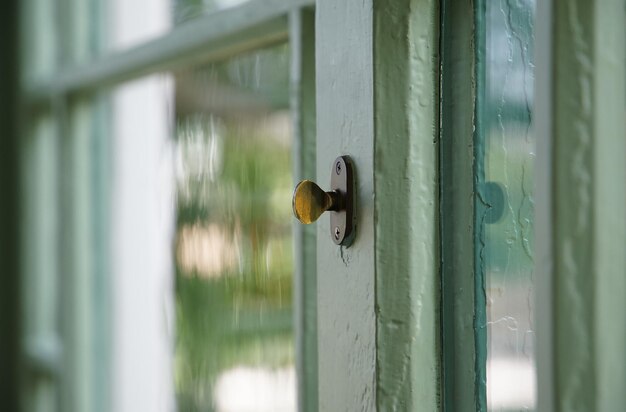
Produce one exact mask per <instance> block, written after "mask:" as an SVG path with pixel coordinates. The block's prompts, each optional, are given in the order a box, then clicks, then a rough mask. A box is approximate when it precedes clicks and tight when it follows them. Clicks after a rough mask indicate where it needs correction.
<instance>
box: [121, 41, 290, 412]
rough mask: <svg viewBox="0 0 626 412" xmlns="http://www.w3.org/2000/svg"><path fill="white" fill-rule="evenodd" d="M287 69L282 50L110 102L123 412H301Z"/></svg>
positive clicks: (158, 80) (136, 85) (163, 80)
mask: <svg viewBox="0 0 626 412" xmlns="http://www.w3.org/2000/svg"><path fill="white" fill-rule="evenodd" d="M288 68H289V56H288V49H287V47H286V46H285V45H281V46H278V47H276V48H273V49H268V50H261V51H257V52H254V53H251V54H247V55H243V56H239V57H237V58H234V59H232V60H228V61H225V62H221V63H216V64H209V65H204V66H200V67H194V68H190V69H188V70H184V71H181V72H177V73H171V74H167V75H159V76H152V77H150V78H145V79H141V80H139V81H136V82H133V83H132V84H127V85H124V86H122V87H120V88H118V89H117V90H116V91H115V92H114V94H113V102H114V113H113V115H114V124H115V125H116V130H115V136H114V147H115V148H114V159H116V160H115V164H114V169H115V170H116V175H117V178H116V179H115V182H114V187H115V189H114V193H113V198H114V201H115V202H116V203H118V205H117V207H115V205H114V210H119V211H120V212H119V215H118V216H116V217H115V218H114V222H117V223H116V227H115V228H114V233H115V234H114V236H113V242H114V254H116V255H115V256H114V257H113V261H114V262H117V263H116V268H114V272H115V288H114V297H115V299H116V301H115V302H114V305H115V308H116V311H117V316H116V317H115V319H114V321H113V325H114V332H115V333H114V336H115V339H116V345H114V346H115V347H116V348H117V349H116V350H115V353H114V359H115V362H114V363H115V364H114V372H113V373H114V379H113V381H114V382H115V383H114V385H115V386H116V388H117V390H114V398H115V399H114V401H115V402H117V403H116V404H115V405H114V409H115V410H129V411H130V410H151V411H155V410H167V411H169V410H173V409H178V410H181V411H291V410H295V409H296V382H295V381H296V378H295V371H294V366H293V365H294V342H293V332H292V276H293V275H292V274H293V262H292V259H293V257H292V236H291V210H290V205H291V189H292V185H293V182H292V173H291V140H292V131H291V114H290V112H289V106H288V97H289V93H288V86H289V70H288ZM147 348H149V350H147ZM138 381H140V382H144V384H145V385H146V386H149V387H150V388H151V389H150V391H137V390H136V385H134V384H133V383H132V382H138ZM174 405H175V406H174Z"/></svg>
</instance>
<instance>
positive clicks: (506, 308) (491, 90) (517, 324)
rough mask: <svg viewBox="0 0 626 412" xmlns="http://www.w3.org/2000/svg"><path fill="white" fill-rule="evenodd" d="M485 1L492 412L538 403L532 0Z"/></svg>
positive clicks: (485, 226) (485, 221) (484, 192)
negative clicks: (535, 337)
mask: <svg viewBox="0 0 626 412" xmlns="http://www.w3.org/2000/svg"><path fill="white" fill-rule="evenodd" d="M485 3H486V13H487V14H486V21H485V23H486V27H485V29H486V42H485V44H486V54H485V56H486V61H485V79H486V80H485V90H484V95H483V97H484V112H483V116H484V118H483V119H482V124H483V125H484V126H483V129H482V131H483V136H481V137H482V144H483V149H484V153H483V154H484V176H480V178H481V179H483V181H482V184H481V189H480V192H481V193H480V198H481V200H482V202H484V203H483V205H484V209H482V210H481V209H480V208H479V209H478V213H479V219H481V224H482V225H481V227H482V231H483V233H482V234H481V235H482V236H484V246H483V247H482V248H480V250H479V254H480V256H481V257H482V258H483V261H482V262H483V269H484V275H485V277H486V278H485V286H486V302H487V342H488V347H487V371H486V372H487V403H488V407H489V409H490V410H529V409H533V408H534V407H535V405H536V388H535V380H536V379H535V345H534V341H535V339H534V335H535V327H534V321H533V318H534V282H533V276H534V257H533V250H534V246H533V243H534V229H533V222H534V218H533V204H534V200H533V186H534V183H533V170H534V158H535V137H534V134H533V129H532V117H531V113H532V112H531V108H532V107H533V82H534V75H533V70H534V64H533V53H534V51H533V41H534V29H533V27H534V10H535V4H534V0H517V1H509V0H498V1H487V2H485Z"/></svg>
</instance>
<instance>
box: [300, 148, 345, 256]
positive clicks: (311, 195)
mask: <svg viewBox="0 0 626 412" xmlns="http://www.w3.org/2000/svg"><path fill="white" fill-rule="evenodd" d="M330 187H331V190H330V191H328V192H326V191H324V190H323V189H322V188H320V187H319V186H318V185H317V184H316V183H314V182H312V181H310V180H303V181H301V182H300V183H298V184H297V185H296V188H295V189H294V191H293V199H292V202H291V205H292V208H293V214H294V216H295V217H296V218H297V219H298V220H299V221H300V222H301V223H304V224H309V223H313V222H315V221H316V220H317V219H318V218H319V217H320V216H321V215H322V214H323V213H324V212H326V211H329V212H330V233H331V238H332V239H333V241H334V242H335V243H336V244H338V245H343V246H349V245H350V244H351V243H352V240H353V239H354V227H355V222H354V220H355V213H354V209H355V207H354V206H355V205H354V170H353V166H352V161H351V160H350V158H349V157H348V156H340V157H338V158H337V159H335V161H334V163H333V167H332V170H331V179H330Z"/></svg>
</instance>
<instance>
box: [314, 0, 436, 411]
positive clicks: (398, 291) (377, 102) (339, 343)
mask: <svg viewBox="0 0 626 412" xmlns="http://www.w3.org/2000/svg"><path fill="white" fill-rule="evenodd" d="M437 4H438V3H437V2H431V1H408V0H407V1H399V2H397V1H396V2H392V1H365V2H361V3H356V2H334V1H330V0H326V1H319V2H318V3H317V20H316V21H317V31H316V40H317V43H316V47H317V50H316V70H317V156H318V157H317V182H318V183H319V184H321V185H322V186H326V185H327V183H326V182H329V180H330V172H331V165H332V161H333V160H334V158H335V157H336V156H338V155H349V156H351V157H352V159H353V160H354V163H355V166H356V179H357V185H356V187H357V201H358V203H357V208H358V211H357V214H358V216H357V226H356V230H357V232H356V238H355V241H354V243H353V245H352V246H350V247H349V248H345V247H338V246H336V245H335V244H334V243H333V242H332V240H331V239H330V233H329V227H328V221H327V218H324V217H323V218H322V219H320V223H318V243H317V247H318V261H317V262H318V336H319V398H320V404H319V406H320V410H329V411H330V410H332V411H354V410H362V411H367V410H370V411H371V410H385V411H387V410H390V411H391V410H412V409H414V408H417V407H419V408H424V409H425V410H435V409H437V408H438V407H439V395H440V393H439V385H440V367H439V350H440V349H439V348H440V346H439V272H438V268H439V253H438V241H437V239H438V213H439V212H438V194H437V191H438V187H439V186H438V173H437V164H438V161H437V159H438V122H439V120H438V79H439V77H438V75H439V73H438V67H439V62H438V57H437V56H438V47H439V38H438V33H439V15H438V7H437Z"/></svg>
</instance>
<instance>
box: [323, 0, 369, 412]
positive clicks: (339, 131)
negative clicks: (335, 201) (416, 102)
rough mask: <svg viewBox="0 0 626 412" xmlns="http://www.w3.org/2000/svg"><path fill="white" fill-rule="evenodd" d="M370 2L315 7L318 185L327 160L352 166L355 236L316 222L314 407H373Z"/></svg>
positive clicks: (327, 2)
mask: <svg viewBox="0 0 626 412" xmlns="http://www.w3.org/2000/svg"><path fill="white" fill-rule="evenodd" d="M372 10H373V1H372V0H366V1H363V2H353V1H350V2H338V1H334V0H321V1H319V2H318V3H317V5H316V32H315V39H316V44H315V47H316V50H315V57H316V58H315V68H316V77H317V82H316V92H317V93H316V100H317V182H318V183H319V184H320V185H321V186H322V187H324V188H326V187H328V186H327V185H329V184H330V176H331V175H330V173H331V168H332V165H333V161H334V159H335V158H336V157H337V156H339V155H349V156H350V157H351V158H352V160H353V161H354V164H355V167H356V189H357V199H356V202H357V208H358V210H357V224H356V238H355V240H354V243H353V244H352V246H350V247H349V248H346V247H343V246H337V245H335V243H334V242H333V241H332V240H331V238H330V228H329V218H328V216H322V217H321V218H320V220H319V221H318V223H317V224H316V226H317V294H318V300H317V301H318V305H317V307H318V337H319V338H318V353H319V408H320V410H322V411H348V410H349V411H373V410H376V316H375V297H376V291H375V257H374V250H375V242H374V200H373V199H374V93H373V88H374V83H373V82H374V73H373V70H374V68H373V62H374V56H373V52H374V50H373V39H374V35H373V28H374V26H373V13H372Z"/></svg>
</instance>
